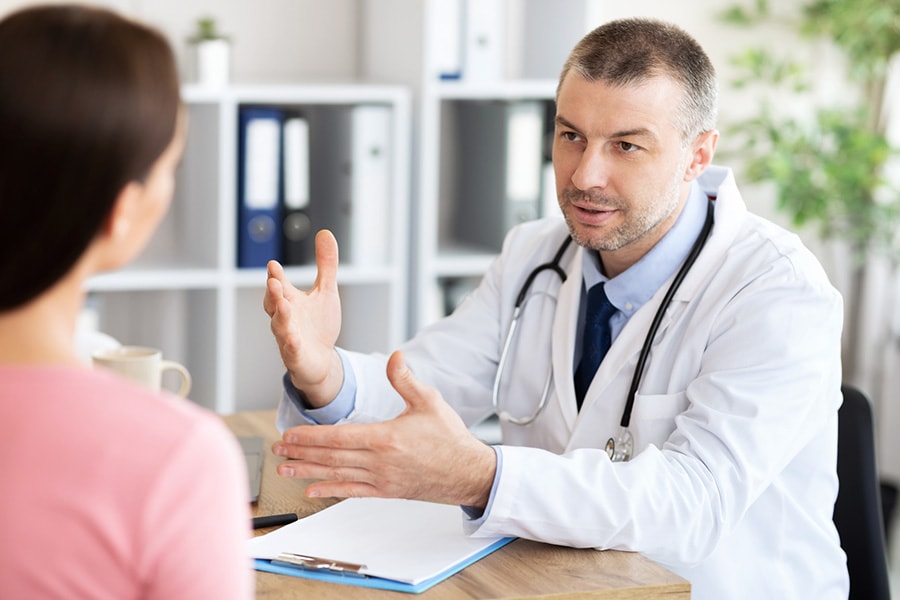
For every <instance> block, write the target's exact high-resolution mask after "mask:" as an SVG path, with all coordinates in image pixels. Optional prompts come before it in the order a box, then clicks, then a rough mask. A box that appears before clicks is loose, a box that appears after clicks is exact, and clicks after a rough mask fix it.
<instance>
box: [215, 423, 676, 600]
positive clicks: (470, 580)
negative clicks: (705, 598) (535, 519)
mask: <svg viewBox="0 0 900 600" xmlns="http://www.w3.org/2000/svg"><path fill="white" fill-rule="evenodd" d="M224 419H225V422H226V423H227V424H228V426H229V427H230V428H231V430H232V431H233V432H234V433H235V434H236V435H261V436H263V437H264V438H265V440H266V447H267V448H270V447H271V445H272V442H274V441H275V440H276V439H277V438H278V437H279V436H278V432H277V430H276V429H275V412H274V411H259V412H245V413H238V414H235V415H229V416H226V417H224ZM279 462H280V459H279V458H277V457H275V456H274V455H273V454H271V452H267V454H266V457H265V460H264V466H263V478H262V487H261V493H260V498H259V502H258V504H257V505H256V506H254V507H253V514H254V516H256V515H270V514H277V513H287V512H296V513H297V514H298V515H299V516H300V517H301V518H302V517H304V516H307V515H310V514H312V513H314V512H316V511H319V510H321V509H323V508H325V507H327V506H330V505H331V504H334V503H335V502H336V500H333V499H322V500H313V499H309V498H306V497H305V496H304V495H303V491H304V489H305V487H306V484H307V482H306V481H303V480H296V479H284V478H282V477H279V476H278V475H277V474H276V473H275V466H276V465H277V464H278V463H279ZM268 531H270V530H267V529H261V530H258V531H257V532H256V533H257V534H262V533H266V532H268ZM256 575H257V577H256V597H257V598H271V599H279V600H281V599H292V598H316V599H317V600H338V599H340V600H344V599H351V600H353V599H356V598H365V599H367V600H369V599H373V600H379V599H393V600H398V599H402V598H410V599H411V600H412V599H414V598H421V599H422V600H459V599H465V598H479V599H489V598H551V597H552V598H553V600H564V599H574V598H579V599H580V598H597V599H605V600H606V599H614V600H653V599H656V598H664V599H666V600H687V599H689V598H690V595H691V592H690V589H691V587H690V584H689V583H688V582H687V581H685V580H684V579H682V578H681V577H679V576H677V575H675V574H674V573H672V572H670V571H668V570H666V569H664V568H663V567H661V566H659V565H657V564H656V563H654V562H653V561H651V560H649V559H647V558H645V557H643V556H641V555H640V554H635V553H631V552H615V551H611V550H608V551H605V552H598V551H596V550H578V549H573V548H563V547H560V546H552V545H550V544H541V543H538V542H531V541H528V540H516V541H514V542H512V543H511V544H509V545H507V546H505V547H503V548H501V549H500V550H498V551H496V552H494V553H492V554H490V555H488V556H486V557H485V558H483V559H481V560H479V561H478V562H476V563H474V564H473V565H471V566H469V567H467V568H465V569H463V570H462V571H461V572H459V573H457V574H456V575H453V576H451V577H450V578H448V579H447V580H446V581H443V582H441V583H439V584H438V585H436V586H435V587H433V588H431V589H430V590H428V591H426V592H424V593H422V594H417V595H410V594H404V593H402V592H389V591H383V590H373V589H369V588H361V587H356V586H350V585H341V584H336V583H328V582H324V581H315V580H311V579H303V578H299V577H289V576H286V575H277V574H274V573H264V572H259V571H257V573H256Z"/></svg>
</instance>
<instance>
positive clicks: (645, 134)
mask: <svg viewBox="0 0 900 600" xmlns="http://www.w3.org/2000/svg"><path fill="white" fill-rule="evenodd" d="M556 124H557V125H558V126H562V127H565V128H567V129H574V130H575V131H578V132H579V133H580V132H581V130H580V129H579V128H578V127H577V126H576V125H574V124H573V123H572V122H570V121H569V120H568V119H566V118H565V117H563V116H561V115H556ZM605 137H606V138H608V139H619V138H635V137H639V138H645V139H649V140H654V141H655V140H656V139H657V137H656V134H654V133H653V132H652V131H651V130H649V129H647V128H646V127H635V128H633V129H624V130H622V131H614V132H612V133H611V134H609V135H607V136H605Z"/></svg>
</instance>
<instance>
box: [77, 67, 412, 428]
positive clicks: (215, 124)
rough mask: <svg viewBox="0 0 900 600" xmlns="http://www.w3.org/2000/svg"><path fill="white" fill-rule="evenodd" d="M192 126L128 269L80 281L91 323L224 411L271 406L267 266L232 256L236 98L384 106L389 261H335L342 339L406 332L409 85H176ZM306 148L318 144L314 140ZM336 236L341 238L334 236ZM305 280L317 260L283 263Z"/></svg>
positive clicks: (366, 343)
mask: <svg viewBox="0 0 900 600" xmlns="http://www.w3.org/2000/svg"><path fill="white" fill-rule="evenodd" d="M183 97H184V99H185V102H186V104H187V108H188V112H189V123H190V125H189V127H190V128H189V134H188V143H187V147H186V150H185V154H184V158H183V160H182V164H181V166H180V167H179V172H178V182H177V188H176V196H175V199H174V201H173V204H172V207H171V209H170V211H169V214H168V215H167V217H166V219H165V220H164V222H163V223H162V224H161V226H160V229H159V231H158V232H157V235H156V237H155V238H154V239H153V241H152V242H151V245H150V246H149V247H148V248H147V250H146V251H145V252H144V254H143V255H142V256H141V258H139V259H138V261H136V262H135V263H134V264H132V265H130V266H129V267H127V268H126V269H124V270H122V271H119V272H116V273H111V274H107V275H102V276H99V277H96V278H95V279H93V280H91V281H90V282H89V286H88V291H89V300H88V301H89V304H90V305H91V306H93V307H94V309H95V310H96V312H97V315H98V327H99V329H100V330H101V331H104V332H106V333H109V334H110V335H112V336H114V337H116V338H117V339H119V340H120V341H121V342H123V343H127V344H138V345H151V346H157V347H160V348H162V349H163V353H164V355H165V356H166V357H167V358H170V359H172V360H177V361H179V362H182V363H183V364H185V365H186V366H187V367H188V369H189V370H190V371H191V373H192V375H193V379H194V385H193V389H192V391H191V394H190V397H191V399H192V400H194V401H195V402H197V403H199V404H201V405H203V406H206V407H208V408H211V409H213V410H216V411H218V412H220V413H223V414H227V413H231V412H234V411H236V410H253V409H263V408H272V407H274V406H275V405H276V404H277V402H278V399H279V398H280V396H281V374H282V373H283V366H282V363H281V359H280V357H279V354H278V350H277V348H276V345H275V342H274V339H273V337H272V335H271V333H270V329H269V322H268V321H269V320H268V317H267V316H266V314H265V313H264V311H263V309H262V299H263V293H264V289H265V281H266V274H265V270H264V269H262V268H259V269H239V268H237V267H236V258H237V136H238V131H237V128H238V109H239V107H240V106H241V105H243V104H254V105H277V106H283V107H292V108H299V109H301V110H302V109H303V108H304V107H318V106H328V105H335V106H337V105H356V104H383V105H387V106H389V107H390V108H391V114H392V137H393V139H392V140H391V147H392V157H391V165H392V167H391V169H392V172H391V184H392V194H391V198H390V207H389V210H390V215H389V218H388V219H386V220H385V222H386V223H387V224H388V227H389V228H390V231H389V232H387V235H388V239H389V240H390V249H389V260H388V261H387V263H386V264H384V265H383V266H376V267H374V268H373V267H371V266H365V267H363V266H359V265H353V264H343V263H342V264H341V265H340V268H339V284H340V293H341V300H342V308H343V329H342V331H343V333H342V336H341V338H340V339H339V340H338V343H339V344H340V345H344V346H347V347H350V348H353V349H359V350H363V351H382V352H386V351H389V350H391V349H392V348H394V347H396V345H397V344H399V343H400V342H401V341H402V340H403V339H404V338H405V336H406V328H407V304H408V297H409V292H408V277H407V275H408V271H407V262H406V260H407V256H408V254H409V253H408V244H407V235H406V232H407V231H408V230H409V182H410V172H409V167H410V147H409V145H410V140H411V131H410V124H411V113H410V111H411V106H410V94H409V91H408V89H407V88H406V87H404V86H396V85H385V84H378V85H376V84H371V85H369V84H323V85H253V86H240V85H235V86H230V87H227V88H225V89H221V90H207V89H202V88H197V87H192V86H186V87H184V89H183ZM312 151H313V152H314V151H315V149H312ZM340 242H341V240H338V243H339V244H340ZM287 273H288V276H289V278H290V279H291V281H292V282H293V283H294V284H295V285H297V286H298V287H301V288H303V289H308V288H309V287H310V286H311V285H312V284H313V282H314V280H315V276H316V269H315V267H314V266H301V267H289V268H288V269H287Z"/></svg>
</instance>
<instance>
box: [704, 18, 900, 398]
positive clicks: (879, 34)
mask: <svg viewBox="0 0 900 600" xmlns="http://www.w3.org/2000/svg"><path fill="white" fill-rule="evenodd" d="M720 17H721V19H722V20H723V21H724V22H726V23H728V24H731V25H734V26H740V27H751V26H755V25H758V24H760V23H762V22H764V21H765V22H767V23H770V24H771V23H774V22H776V21H778V22H779V24H780V25H781V26H787V27H788V29H789V30H793V32H795V33H797V34H799V36H800V38H801V39H804V40H806V41H808V42H809V43H813V44H821V43H822V42H823V41H824V42H826V43H830V44H832V45H833V46H835V47H836V48H837V49H839V50H840V53H841V54H842V55H843V56H844V57H845V58H846V67H847V83H846V88H845V89H844V90H843V91H842V93H841V94H840V97H839V98H838V97H836V96H832V97H831V98H830V99H829V100H828V101H827V102H824V103H823V102H821V100H819V101H818V102H816V100H815V98H814V97H813V95H812V94H811V93H810V90H811V88H812V86H811V84H812V83H813V81H814V79H813V78H814V77H816V76H817V75H818V73H817V71H816V67H820V66H821V65H815V64H802V63H801V62H800V61H798V60H796V59H794V58H791V57H785V56H778V55H777V54H776V53H775V52H774V51H773V48H774V47H777V45H772V44H771V43H769V44H767V45H766V46H765V47H762V46H761V47H753V48H748V49H747V50H746V51H744V52H742V53H740V54H738V55H736V56H734V57H732V64H733V66H734V67H735V69H736V73H737V75H736V77H735V78H734V80H733V81H732V82H731V84H732V86H734V87H737V88H742V89H744V90H745V91H746V92H747V93H753V92H756V93H757V94H759V95H758V105H757V106H758V110H757V112H756V114H754V115H752V116H750V117H748V118H746V119H742V120H740V121H738V122H736V123H734V124H732V125H731V126H726V127H727V128H726V131H727V132H728V133H729V135H730V136H732V137H736V138H737V141H738V145H737V147H738V148H739V153H740V157H742V158H744V159H745V160H746V162H745V163H744V164H745V167H744V169H743V176H744V178H745V179H747V180H750V181H753V182H765V183H768V184H770V185H772V186H773V187H774V190H775V194H776V196H777V206H778V208H779V209H781V210H782V211H785V212H786V213H787V214H789V215H790V218H791V219H792V221H793V224H794V225H796V226H798V227H802V226H807V225H812V226H815V227H816V228H817V229H818V232H819V234H820V235H821V237H822V238H823V239H825V240H838V241H840V242H841V243H842V244H843V245H844V246H845V248H846V249H847V252H848V253H849V254H850V255H851V256H852V258H853V260H852V261H851V265H852V266H851V267H850V269H851V273H850V277H849V286H848V289H846V290H845V293H844V299H845V304H846V307H847V313H846V314H847V320H846V323H845V327H844V348H843V363H844V379H845V380H847V381H853V380H854V379H858V378H859V377H860V376H861V371H862V369H861V365H860V363H859V360H860V358H859V357H860V356H861V355H862V352H861V343H862V342H861V337H860V332H861V329H862V326H863V318H862V317H863V314H864V313H863V307H864V305H866V304H867V303H866V302H865V299H864V298H863V296H864V294H865V290H866V289H867V278H868V276H869V271H870V266H871V259H872V258H874V257H884V258H886V259H887V260H888V262H889V264H890V265H891V269H890V270H891V272H892V273H895V272H896V266H897V259H898V256H900V254H898V243H897V241H896V239H895V236H896V233H897V229H898V225H900V189H898V186H897V181H898V179H900V177H898V176H897V173H896V170H897V165H896V163H894V164H892V162H891V161H892V160H894V157H896V156H898V149H897V148H896V147H893V146H892V145H891V143H890V141H889V139H888V138H887V135H886V130H885V127H886V123H887V119H886V116H887V114H886V109H887V108H888V107H887V106H885V85H886V81H887V77H888V75H889V72H890V67H891V61H892V59H893V58H894V57H895V55H896V54H897V53H898V51H900V0H811V1H808V2H805V3H804V4H802V5H801V6H800V7H799V10H798V12H797V14H796V15H792V16H789V17H786V16H784V15H783V14H782V13H779V15H775V14H773V11H771V9H770V6H769V3H768V2H767V1H766V0H756V1H755V3H754V4H752V5H751V6H747V5H746V4H743V5H737V6H733V7H731V8H728V9H727V10H725V11H724V12H723V13H722V14H721V15H720ZM769 39H771V38H769ZM786 97H789V98H790V100H791V102H805V103H806V104H805V105H804V106H805V108H806V110H805V111H804V114H802V115H799V116H798V115H796V114H795V115H793V116H787V114H786V112H787V111H785V110H783V106H784V104H785V102H784V100H785V98H786ZM895 118H900V115H898V116H896V117H895ZM890 169H894V172H893V174H892V173H891V171H890ZM891 175H893V179H892V177H891ZM887 287H888V288H890V289H893V287H894V286H893V285H892V284H891V285H889V286H887ZM884 322H885V323H886V324H888V323H890V322H891V316H890V315H885V316H884ZM885 339H886V337H885Z"/></svg>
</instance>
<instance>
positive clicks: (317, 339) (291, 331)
mask: <svg viewBox="0 0 900 600" xmlns="http://www.w3.org/2000/svg"><path fill="white" fill-rule="evenodd" d="M316 266H317V268H318V275H317V276H316V281H315V284H314V285H313V288H312V289H311V290H310V291H309V292H304V291H301V290H298V289H297V288H296V287H294V286H293V285H292V284H291V283H290V282H289V281H288V280H287V279H286V278H285V276H284V269H283V268H282V267H281V265H280V264H279V263H278V262H277V261H274V260H273V261H269V264H268V275H269V278H268V281H267V282H266V294H265V297H264V298H263V308H264V309H265V311H266V313H267V314H268V315H269V317H271V319H272V323H271V327H272V333H273V334H274V336H275V340H276V342H277V343H278V350H279V352H280V353H281V358H282V360H283V361H284V366H285V368H287V370H288V373H289V374H290V378H291V382H292V383H293V384H294V385H295V386H296V387H297V389H298V390H301V391H302V392H303V393H304V394H305V400H306V401H307V402H308V403H309V405H310V406H311V407H313V408H317V407H321V406H324V405H325V404H327V403H328V402H330V401H331V400H332V399H333V398H334V396H335V394H336V393H337V392H338V390H339V389H340V387H341V382H342V381H343V377H344V375H343V368H342V366H341V360H340V357H339V356H338V355H337V353H336V351H335V349H334V345H335V342H336V341H337V337H338V334H339V333H340V331H341V300H340V297H339V295H338V287H337V268H338V246H337V241H336V240H335V239H334V235H332V233H331V232H330V231H327V230H323V231H320V232H319V233H318V234H317V235H316Z"/></svg>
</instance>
